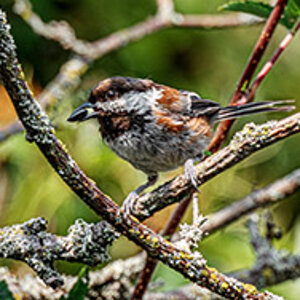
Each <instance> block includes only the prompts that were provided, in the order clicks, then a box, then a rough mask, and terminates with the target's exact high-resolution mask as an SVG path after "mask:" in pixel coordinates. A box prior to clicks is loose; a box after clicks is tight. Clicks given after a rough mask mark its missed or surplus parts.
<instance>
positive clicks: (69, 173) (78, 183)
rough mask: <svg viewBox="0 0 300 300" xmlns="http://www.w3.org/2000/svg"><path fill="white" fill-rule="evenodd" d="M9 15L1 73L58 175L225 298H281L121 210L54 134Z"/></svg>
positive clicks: (0, 21) (2, 24) (131, 234)
mask: <svg viewBox="0 0 300 300" xmlns="http://www.w3.org/2000/svg"><path fill="white" fill-rule="evenodd" d="M9 28H10V27H9V25H8V24H7V21H6V16H5V14H4V13H2V11H1V13H0V55H1V64H0V77H1V80H2V82H3V84H4V86H5V88H6V90H7V92H8V94H9V96H10V98H11V100H12V102H13V104H14V106H15V109H16V111H17V114H18V116H19V118H20V120H21V122H22V123H23V126H24V127H25V129H26V131H27V136H28V140H30V141H32V142H34V143H35V144H36V145H37V146H38V147H39V149H40V150H41V152H42V153H43V155H44V156H45V158H46V159H47V160H48V162H49V163H50V164H51V165H52V167H53V168H54V169H55V171H56V172H57V174H58V175H59V176H60V177H61V178H62V179H63V180H64V181H65V183H66V184H67V185H68V186H69V187H70V188H71V189H72V190H73V191H74V192H75V193H76V194H77V195H78V196H79V197H80V198H81V199H82V200H83V201H84V202H85V203H86V204H87V205H88V206H89V207H91V208H92V209H93V210H94V211H95V212H96V213H97V214H99V215H100V216H102V217H103V218H104V219H105V220H106V221H108V222H109V223H110V224H111V225H112V226H114V227H115V228H116V230H117V231H118V232H120V233H122V234H123V235H125V236H126V237H127V238H128V239H130V240H132V241H133V242H135V243H136V244H137V245H139V246H141V247H142V248H143V249H145V250H146V251H147V252H148V253H151V255H152V256H153V257H155V258H157V259H159V260H161V261H162V262H163V263H164V264H166V265H168V266H169V267H171V268H173V269H174V270H176V271H178V272H180V273H181V274H182V275H183V276H185V277H186V278H188V279H190V280H191V281H193V282H195V283H197V284H199V285H201V286H203V287H206V288H208V289H210V290H211V291H213V292H214V293H217V294H220V295H222V296H224V297H235V298H237V299H241V298H243V297H245V296H246V295H247V297H248V298H249V299H260V298H262V297H263V298H265V299H276V296H273V295H271V294H269V293H267V292H262V293H260V292H259V291H258V290H257V289H256V288H255V287H254V286H249V285H247V284H244V283H241V282H239V281H236V280H234V279H232V278H229V277H227V276H225V275H223V274H221V273H220V272H218V271H217V270H216V269H214V268H209V267H208V266H207V265H206V263H205V261H204V260H203V259H199V256H198V255H195V254H193V253H191V252H190V251H186V250H183V249H180V248H178V247H176V246H175V245H174V244H172V243H170V242H168V241H166V240H165V239H163V238H162V237H161V236H160V235H158V234H155V233H154V232H153V231H152V230H150V229H149V228H147V227H146V226H144V225H143V224H141V223H139V222H138V220H136V219H135V218H133V217H128V218H126V217H125V216H124V215H123V212H122V211H120V208H119V206H118V205H117V204H115V203H114V202H113V201H112V200H111V199H110V198H108V197H107V196H106V195H104V194H103V193H102V191H100V190H99V189H98V188H97V187H96V185H95V183H94V182H93V181H92V180H91V179H89V178H88V177H87V176H86V175H85V174H84V173H83V172H82V171H81V170H80V168H79V166H78V165H77V164H76V162H75V161H74V160H73V159H72V158H71V157H70V155H68V154H67V152H66V151H65V147H64V146H63V145H62V143H61V142H60V141H59V140H58V139H57V137H56V136H55V135H54V132H53V128H52V127H51V126H50V123H49V119H48V117H47V115H46V114H45V113H43V112H42V111H41V109H40V107H39V106H38V104H37V102H36V101H35V100H34V99H33V96H32V93H31V91H30V90H29V88H28V86H27V84H26V82H25V81H24V76H23V73H22V70H21V67H20V64H19V63H18V59H17V56H16V52H15V48H16V46H15V43H14V40H13V38H12V36H11V35H10V33H9Z"/></svg>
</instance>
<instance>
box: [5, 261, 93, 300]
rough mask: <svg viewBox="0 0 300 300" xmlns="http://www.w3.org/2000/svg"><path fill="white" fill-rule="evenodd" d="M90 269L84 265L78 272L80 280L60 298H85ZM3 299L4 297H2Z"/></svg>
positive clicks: (65, 299)
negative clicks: (65, 296)
mask: <svg viewBox="0 0 300 300" xmlns="http://www.w3.org/2000/svg"><path fill="white" fill-rule="evenodd" d="M88 272H89V269H88V268H87V267H83V268H82V269H81V271H80V272H79V274H78V280H77V282H76V283H75V285H74V286H73V288H72V289H71V291H70V293H69V295H68V297H67V298H64V297H61V298H60V300H84V298H85V296H86V295H87V293H88V291H89V276H88ZM0 299H2V298H0Z"/></svg>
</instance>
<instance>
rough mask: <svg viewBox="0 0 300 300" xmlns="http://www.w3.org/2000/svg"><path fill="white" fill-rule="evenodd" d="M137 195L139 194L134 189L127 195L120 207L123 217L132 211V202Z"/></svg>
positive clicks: (126, 216)
mask: <svg viewBox="0 0 300 300" xmlns="http://www.w3.org/2000/svg"><path fill="white" fill-rule="evenodd" d="M138 196H139V195H138V193H137V192H136V191H133V192H131V193H129V194H128V195H127V197H126V199H125V200H124V202H123V205H122V207H121V212H122V213H123V216H124V218H126V219H127V218H128V217H129V215H131V214H132V212H133V211H134V203H135V201H136V199H137V198H138Z"/></svg>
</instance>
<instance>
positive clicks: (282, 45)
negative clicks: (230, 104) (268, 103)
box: [247, 21, 300, 101]
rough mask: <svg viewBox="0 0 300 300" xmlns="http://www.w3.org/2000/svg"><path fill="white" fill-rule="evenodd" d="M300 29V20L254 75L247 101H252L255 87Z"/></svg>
mask: <svg viewBox="0 0 300 300" xmlns="http://www.w3.org/2000/svg"><path fill="white" fill-rule="evenodd" d="M299 29H300V21H299V22H298V23H297V24H296V26H295V28H294V29H293V30H291V31H290V32H289V33H288V34H287V35H286V36H285V37H284V39H283V40H282V42H281V43H280V45H279V47H278V49H277V50H276V51H275V53H274V54H273V56H272V57H271V59H270V60H269V61H268V62H267V63H266V64H265V65H264V66H263V68H262V69H261V71H260V72H259V73H258V75H257V76H256V78H255V80H254V82H253V84H252V85H251V87H250V88H249V91H248V95H247V99H248V101H252V100H253V99H254V97H255V93H256V91H257V89H258V88H259V86H260V84H261V83H262V81H263V80H264V78H265V77H266V76H267V74H268V73H269V72H270V70H271V69H272V67H273V66H274V65H275V63H276V62H277V60H278V59H279V57H280V56H281V54H282V52H283V51H284V50H285V49H286V48H287V46H288V45H289V44H290V42H291V41H292V40H293V38H294V37H295V35H296V33H297V32H298V30H299Z"/></svg>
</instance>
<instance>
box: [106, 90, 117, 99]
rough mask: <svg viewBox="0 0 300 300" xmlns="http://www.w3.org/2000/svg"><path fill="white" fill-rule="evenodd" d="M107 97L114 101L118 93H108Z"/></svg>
mask: <svg viewBox="0 0 300 300" xmlns="http://www.w3.org/2000/svg"><path fill="white" fill-rule="evenodd" d="M106 96H107V97H108V98H109V99H113V98H114V97H115V96H116V93H115V92H114V91H108V92H107V93H106Z"/></svg>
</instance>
